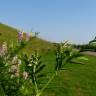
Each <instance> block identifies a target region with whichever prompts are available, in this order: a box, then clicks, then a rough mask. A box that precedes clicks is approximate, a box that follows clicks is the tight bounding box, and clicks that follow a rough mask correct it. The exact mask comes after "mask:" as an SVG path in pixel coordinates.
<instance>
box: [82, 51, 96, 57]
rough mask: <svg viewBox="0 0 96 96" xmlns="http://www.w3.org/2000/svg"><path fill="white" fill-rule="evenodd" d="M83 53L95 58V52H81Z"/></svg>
mask: <svg viewBox="0 0 96 96" xmlns="http://www.w3.org/2000/svg"><path fill="white" fill-rule="evenodd" d="M83 53H84V54H89V55H93V56H96V52H91V51H86V52H83Z"/></svg>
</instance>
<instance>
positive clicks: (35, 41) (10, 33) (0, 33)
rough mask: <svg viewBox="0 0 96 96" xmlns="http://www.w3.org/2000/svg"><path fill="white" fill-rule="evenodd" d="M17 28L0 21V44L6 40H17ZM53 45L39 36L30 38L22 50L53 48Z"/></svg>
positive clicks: (9, 41) (28, 51)
mask: <svg viewBox="0 0 96 96" xmlns="http://www.w3.org/2000/svg"><path fill="white" fill-rule="evenodd" d="M17 32H18V31H17V30H16V29H14V28H12V27H10V26H8V25H5V24H2V23H0V44H1V43H2V42H4V41H7V42H8V43H11V42H15V43H16V41H17V37H18V34H17ZM53 48H54V46H53V44H52V43H50V42H48V41H45V40H42V39H40V38H31V40H30V41H29V44H28V45H27V46H26V48H25V49H24V51H26V52H27V53H30V52H32V50H36V49H37V50H42V51H44V50H46V49H53Z"/></svg>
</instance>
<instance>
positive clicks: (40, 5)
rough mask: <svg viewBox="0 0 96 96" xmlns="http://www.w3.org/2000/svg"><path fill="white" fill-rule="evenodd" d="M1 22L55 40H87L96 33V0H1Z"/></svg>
mask: <svg viewBox="0 0 96 96" xmlns="http://www.w3.org/2000/svg"><path fill="white" fill-rule="evenodd" d="M0 22H2V23H5V24H8V25H10V26H13V27H15V28H18V29H23V30H25V31H27V32H29V31H30V30H32V31H38V32H40V37H42V38H43V39H46V40H49V41H52V42H60V41H63V40H69V41H71V42H73V43H77V44H78V43H81V44H83V43H88V42H89V41H90V40H91V39H93V38H94V37H95V35H96V0H0Z"/></svg>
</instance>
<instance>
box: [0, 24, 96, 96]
mask: <svg viewBox="0 0 96 96" xmlns="http://www.w3.org/2000/svg"><path fill="white" fill-rule="evenodd" d="M16 38H17V30H16V29H13V28H11V27H9V26H7V25H4V24H0V43H2V42H4V41H7V42H9V43H10V42H11V41H12V42H15V41H16V40H17V39H16ZM35 49H37V50H41V51H40V55H41V56H42V62H43V63H44V64H46V67H45V69H44V70H43V72H44V73H45V74H47V76H46V78H47V79H46V78H43V79H42V83H44V82H46V81H47V80H48V77H49V76H50V75H51V73H50V72H53V71H54V65H55V63H56V62H55V55H54V54H55V53H54V50H52V49H54V46H53V44H52V43H50V42H47V41H44V40H42V39H40V38H34V39H31V40H30V42H29V44H28V45H27V46H26V48H25V49H23V51H24V52H27V53H28V54H31V53H33V50H35ZM48 49H51V50H49V51H48ZM86 57H87V58H88V59H89V60H88V61H81V62H83V63H84V64H82V65H80V64H66V65H65V66H64V68H65V70H62V71H61V72H60V73H59V76H57V77H55V79H54V80H53V81H52V82H51V83H50V84H49V86H48V87H47V88H46V89H45V91H44V93H43V96H96V57H95V56H90V55H86ZM46 94H47V95H46Z"/></svg>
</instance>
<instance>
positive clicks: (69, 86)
mask: <svg viewBox="0 0 96 96" xmlns="http://www.w3.org/2000/svg"><path fill="white" fill-rule="evenodd" d="M44 55H45V56H44ZM43 56H44V58H43V61H44V62H45V63H46V65H47V66H46V68H45V72H50V71H51V72H52V71H53V68H54V64H55V62H54V59H55V58H54V53H53V52H51V53H49V54H46V53H45V54H43ZM86 57H87V58H88V59H89V60H88V61H82V62H84V64H83V65H80V64H66V65H65V66H64V68H65V69H66V70H63V71H61V72H60V74H59V76H57V77H56V78H55V79H54V80H53V82H52V83H51V84H49V86H48V88H47V89H46V90H45V92H44V93H45V94H48V95H47V96H96V75H95V73H96V57H94V56H89V55H86ZM45 94H44V96H45Z"/></svg>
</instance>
